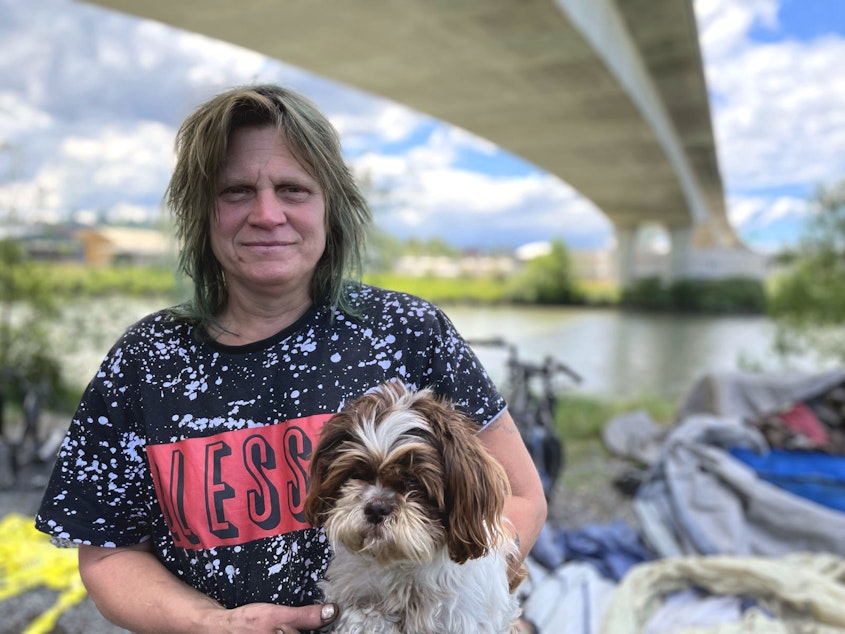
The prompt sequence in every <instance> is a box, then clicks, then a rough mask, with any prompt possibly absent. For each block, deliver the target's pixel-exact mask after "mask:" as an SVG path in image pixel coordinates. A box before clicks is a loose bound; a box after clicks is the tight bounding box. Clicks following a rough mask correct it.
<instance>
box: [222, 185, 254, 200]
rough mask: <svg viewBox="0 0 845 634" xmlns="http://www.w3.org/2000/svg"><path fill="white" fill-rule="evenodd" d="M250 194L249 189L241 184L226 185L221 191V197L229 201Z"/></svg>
mask: <svg viewBox="0 0 845 634" xmlns="http://www.w3.org/2000/svg"><path fill="white" fill-rule="evenodd" d="M247 195H249V189H248V188H246V187H241V186H240V185H232V186H230V187H226V188H224V189H223V191H221V192H220V198H221V199H223V200H225V201H227V202H235V201H237V200H241V199H243V198H244V197H245V196H247Z"/></svg>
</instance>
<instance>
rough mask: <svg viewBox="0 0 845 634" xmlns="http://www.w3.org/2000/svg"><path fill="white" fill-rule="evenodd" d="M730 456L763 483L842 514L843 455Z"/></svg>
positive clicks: (742, 452) (740, 452)
mask: <svg viewBox="0 0 845 634" xmlns="http://www.w3.org/2000/svg"><path fill="white" fill-rule="evenodd" d="M730 453H731V454H732V455H733V456H734V457H735V458H736V459H737V460H739V461H741V462H743V463H745V464H746V465H748V466H749V467H750V468H751V469H753V470H754V471H755V472H756V473H757V475H758V476H759V477H760V478H761V479H763V480H765V481H766V482H769V483H771V484H774V485H775V486H778V487H780V488H782V489H785V490H787V491H789V492H790V493H793V494H795V495H800V496H801V497H803V498H805V499H808V500H812V501H813V502H816V503H817V504H821V505H823V506H826V507H828V508H832V509H835V510H837V511H845V456H837V455H831V454H826V453H821V452H817V451H794V450H786V449H772V450H771V451H768V452H766V453H763V454H759V453H756V452H754V451H753V450H750V449H738V448H737V449H731V451H730Z"/></svg>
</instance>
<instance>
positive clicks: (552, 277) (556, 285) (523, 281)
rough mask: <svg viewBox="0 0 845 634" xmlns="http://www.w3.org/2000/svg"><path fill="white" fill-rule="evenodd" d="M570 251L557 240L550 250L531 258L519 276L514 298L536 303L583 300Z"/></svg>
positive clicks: (513, 289)
mask: <svg viewBox="0 0 845 634" xmlns="http://www.w3.org/2000/svg"><path fill="white" fill-rule="evenodd" d="M572 269H573V267H572V262H571V259H570V256H569V251H568V250H567V248H566V245H565V244H564V243H563V240H560V239H555V240H553V241H552V244H551V251H550V252H549V253H547V254H546V255H541V256H539V257H536V258H534V259H533V260H530V261H529V262H528V263H527V264H526V265H525V268H524V269H523V270H522V271H521V272H520V273H519V274H518V275H517V276H516V278H515V279H514V282H513V285H512V291H511V293H510V294H511V296H512V297H513V299H514V301H518V302H528V303H537V304H574V303H580V302H581V301H583V298H582V297H581V294H580V293H579V291H578V289H577V287H576V285H575V280H574V274H573V270H572Z"/></svg>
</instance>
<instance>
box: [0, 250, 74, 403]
mask: <svg viewBox="0 0 845 634" xmlns="http://www.w3.org/2000/svg"><path fill="white" fill-rule="evenodd" d="M56 313H57V309H56V305H55V302H54V301H53V298H52V296H51V295H50V292H49V290H48V288H47V286H46V284H45V280H44V278H43V275H40V274H38V273H37V272H36V271H35V269H34V268H33V267H32V265H31V263H30V262H29V261H28V260H27V257H26V253H25V252H24V249H23V247H21V245H20V243H19V242H18V241H17V240H14V239H12V238H5V239H2V240H0V407H2V404H3V402H4V401H7V402H18V403H22V402H23V399H24V397H25V396H26V394H27V392H30V391H31V390H34V389H38V390H41V391H42V392H43V393H44V395H49V394H54V393H55V392H56V391H57V390H61V389H63V386H62V383H61V370H60V369H61V364H60V361H59V359H58V358H57V357H56V354H55V351H54V350H53V346H52V345H51V343H50V338H49V320H50V319H51V318H53V317H55V315H56ZM2 414H3V412H2V410H0V419H2Z"/></svg>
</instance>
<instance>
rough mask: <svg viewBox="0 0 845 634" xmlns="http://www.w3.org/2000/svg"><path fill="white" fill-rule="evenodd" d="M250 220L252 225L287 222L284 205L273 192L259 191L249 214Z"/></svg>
mask: <svg viewBox="0 0 845 634" xmlns="http://www.w3.org/2000/svg"><path fill="white" fill-rule="evenodd" d="M250 220H251V221H252V222H253V223H254V224H260V225H267V224H270V225H276V224H280V223H284V222H286V221H287V215H286V213H285V206H284V203H283V202H282V201H281V200H279V198H278V196H276V192H275V191H273V190H264V189H262V190H259V191H258V193H257V195H256V197H255V204H254V205H253V208H252V212H251V213H250Z"/></svg>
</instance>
